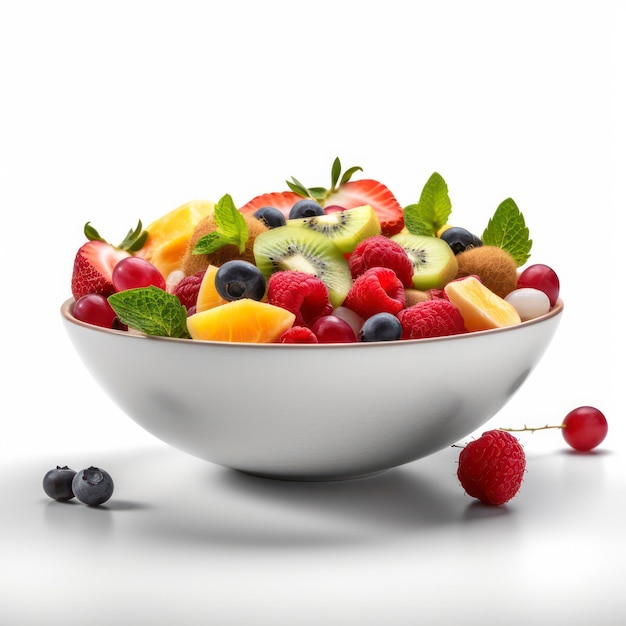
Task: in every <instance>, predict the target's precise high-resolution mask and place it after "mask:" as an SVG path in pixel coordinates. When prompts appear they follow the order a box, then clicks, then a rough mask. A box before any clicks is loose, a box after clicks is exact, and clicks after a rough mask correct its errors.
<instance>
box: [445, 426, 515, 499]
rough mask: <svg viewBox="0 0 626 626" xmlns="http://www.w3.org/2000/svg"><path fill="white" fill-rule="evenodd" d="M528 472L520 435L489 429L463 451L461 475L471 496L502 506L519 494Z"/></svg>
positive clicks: (458, 473) (460, 462) (461, 480)
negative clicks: (515, 435)
mask: <svg viewBox="0 0 626 626" xmlns="http://www.w3.org/2000/svg"><path fill="white" fill-rule="evenodd" d="M525 471H526V456H525V454H524V449H523V448H522V446H521V444H520V442H519V441H518V440H517V438H516V437H514V436H513V435H511V433H508V432H506V431H503V430H488V431H486V432H484V433H483V434H482V436H481V437H479V438H478V439H476V440H474V441H471V442H470V443H468V444H467V445H466V446H465V447H464V448H463V450H461V454H460V455H459V466H458V469H457V476H458V479H459V481H460V482H461V486H462V487H463V489H465V492H466V493H467V494H468V495H469V496H472V497H473V498H477V499H478V500H480V501H481V502H483V503H485V504H493V505H496V506H498V505H501V504H504V503H505V502H508V501H509V500H511V498H513V497H514V496H515V495H516V494H517V492H518V491H519V489H520V487H521V485H522V480H523V478H524V472H525Z"/></svg>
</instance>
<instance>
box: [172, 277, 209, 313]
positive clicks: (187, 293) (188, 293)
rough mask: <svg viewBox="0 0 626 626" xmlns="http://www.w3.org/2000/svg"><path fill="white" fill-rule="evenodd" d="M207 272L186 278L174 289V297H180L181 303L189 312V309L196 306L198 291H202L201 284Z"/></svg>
mask: <svg viewBox="0 0 626 626" xmlns="http://www.w3.org/2000/svg"><path fill="white" fill-rule="evenodd" d="M205 273H206V270H200V271H199V272H196V273H195V274H191V275H190V276H185V278H183V279H181V280H180V282H179V283H178V284H177V285H176V287H175V288H174V295H175V296H177V297H178V299H179V300H180V303H181V304H182V305H183V306H184V307H185V308H186V309H187V311H189V309H190V308H191V307H193V306H195V305H196V300H197V299H198V291H199V290H200V283H202V279H203V278H204V274H205Z"/></svg>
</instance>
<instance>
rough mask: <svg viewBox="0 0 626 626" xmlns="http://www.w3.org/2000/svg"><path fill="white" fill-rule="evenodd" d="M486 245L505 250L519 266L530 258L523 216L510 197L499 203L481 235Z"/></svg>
mask: <svg viewBox="0 0 626 626" xmlns="http://www.w3.org/2000/svg"><path fill="white" fill-rule="evenodd" d="M481 239H482V241H483V244H485V245H486V246H497V247H498V248H502V249H503V250H506V251H507V252H508V253H509V254H510V255H511V256H512V257H513V258H514V259H515V262H516V263H517V267H521V266H522V265H524V263H526V261H528V259H529V258H530V250H531V248H532V245H533V241H532V239H530V238H529V232H528V228H527V227H526V222H525V221H524V216H523V215H522V213H521V211H520V210H519V209H518V208H517V205H516V204H515V202H514V201H513V199H512V198H507V199H506V200H504V201H503V202H501V203H500V206H499V207H498V208H497V209H496V212H495V213H494V214H493V217H492V218H491V219H490V220H489V223H488V224H487V228H486V229H485V232H483V235H482V237H481Z"/></svg>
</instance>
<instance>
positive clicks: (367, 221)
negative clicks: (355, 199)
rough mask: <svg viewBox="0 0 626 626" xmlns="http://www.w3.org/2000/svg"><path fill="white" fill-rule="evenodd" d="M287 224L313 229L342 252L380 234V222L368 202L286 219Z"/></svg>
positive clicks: (350, 249)
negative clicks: (354, 206) (352, 207)
mask: <svg viewBox="0 0 626 626" xmlns="http://www.w3.org/2000/svg"><path fill="white" fill-rule="evenodd" d="M287 225H288V226H298V227H299V228H306V229H307V230H313V231H315V232H318V233H322V235H326V237H328V238H329V239H332V241H333V243H334V244H335V245H336V246H337V247H338V248H339V249H340V250H341V251H342V252H344V253H349V252H352V251H353V250H354V249H355V248H356V246H357V244H358V243H359V242H360V241H363V239H367V238H368V237H373V236H374V235H379V234H380V222H379V221H378V216H377V215H376V212H375V211H374V209H373V208H372V207H371V206H370V205H369V204H364V205H363V206H359V207H356V208H354V209H347V210H345V211H337V212H333V213H328V214H324V215H314V216H312V217H301V218H298V219H293V220H288V221H287Z"/></svg>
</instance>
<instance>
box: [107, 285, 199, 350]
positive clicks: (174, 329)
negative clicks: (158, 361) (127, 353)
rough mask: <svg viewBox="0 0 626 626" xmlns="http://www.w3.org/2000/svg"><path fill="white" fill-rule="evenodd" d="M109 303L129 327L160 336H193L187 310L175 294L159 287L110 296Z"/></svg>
mask: <svg viewBox="0 0 626 626" xmlns="http://www.w3.org/2000/svg"><path fill="white" fill-rule="evenodd" d="M108 301H109V304H110V305H111V307H112V308H113V310H114V311H115V314H116V315H117V316H118V317H119V318H120V321H121V322H122V323H123V324H126V325H127V326H131V327H132V328H135V329H137V330H138V331H140V332H142V333H145V334H146V335H156V336H157V337H180V338H184V339H188V338H189V337H190V335H189V331H188V330H187V309H186V308H185V307H184V306H183V305H182V304H181V303H180V300H179V299H178V298H177V297H176V296H175V295H173V294H170V293H167V292H166V291H163V290H162V289H159V288H158V287H153V286H151V287H140V288H138V289H127V290H125V291H119V292H117V293H114V294H113V295H111V296H109V298H108Z"/></svg>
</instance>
